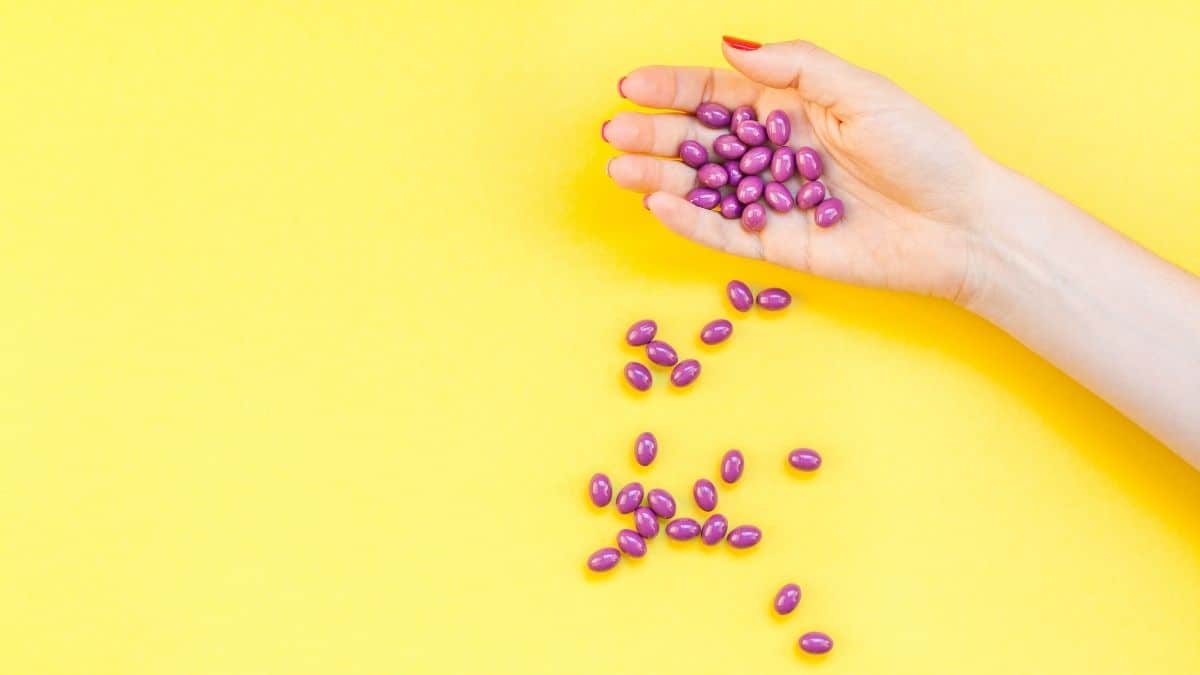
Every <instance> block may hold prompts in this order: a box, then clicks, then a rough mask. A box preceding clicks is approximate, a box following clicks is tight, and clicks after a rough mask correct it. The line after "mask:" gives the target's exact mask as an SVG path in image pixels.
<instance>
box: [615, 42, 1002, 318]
mask: <svg viewBox="0 0 1200 675" xmlns="http://www.w3.org/2000/svg"><path fill="white" fill-rule="evenodd" d="M722 48H723V51H724V55H725V58H726V59H727V60H728V61H729V63H730V64H731V65H733V67H734V68H736V69H737V70H738V71H740V73H735V72H731V71H728V70H715V69H711V68H698V67H666V66H647V67H644V68H639V69H638V70H635V71H633V72H632V73H630V74H629V75H628V76H627V77H626V78H624V79H623V80H622V81H621V83H620V85H619V86H620V91H621V94H622V95H623V96H625V97H627V98H629V99H630V100H632V101H633V102H634V103H638V104H641V105H643V106H647V107H653V108H668V109H673V110H678V111H683V112H685V113H690V112H692V111H694V110H695V109H696V107H697V106H698V105H700V104H701V103H703V102H706V101H715V102H717V103H720V104H722V105H725V106H727V107H728V108H730V109H733V108H735V107H737V106H740V105H750V106H753V107H754V109H755V110H756V112H757V113H758V119H759V120H763V119H764V118H765V117H766V115H767V113H769V112H771V111H772V110H776V109H778V110H783V111H784V112H786V113H787V114H788V116H789V117H790V118H791V121H792V135H791V139H790V141H789V143H788V144H789V145H790V146H792V147H794V148H798V147H801V146H804V145H808V146H811V147H813V148H815V149H816V150H817V151H818V152H819V153H821V157H822V159H823V160H824V164H825V171H824V175H823V176H822V182H824V183H825V184H826V186H827V188H828V189H829V191H830V193H831V194H832V195H833V196H837V197H839V198H840V199H841V200H842V201H843V202H844V203H845V207H846V215H845V218H844V219H843V220H842V222H840V223H838V224H837V225H835V226H834V227H831V228H828V229H825V228H820V227H817V226H816V225H814V224H813V222H812V212H811V211H801V210H793V211H790V212H787V213H783V214H780V213H775V212H771V211H768V217H767V227H766V229H765V230H764V231H762V232H761V233H758V234H752V233H749V232H746V231H744V230H743V229H742V228H741V226H740V224H739V222H738V221H737V220H727V219H725V218H723V217H722V216H721V215H720V214H719V213H717V212H715V211H706V210H703V209H700V208H698V207H695V206H692V205H691V204H690V203H688V202H687V201H685V200H684V199H683V198H682V197H681V196H682V195H684V194H685V193H687V191H688V190H690V189H692V188H693V187H695V186H696V172H695V171H694V170H693V169H691V168H690V167H688V166H687V165H685V164H683V163H681V162H678V161H670V160H666V159H660V158H661V157H668V158H671V157H676V152H677V149H678V147H679V144H680V143H681V142H683V141H684V140H686V139H695V140H698V141H700V142H701V143H703V144H704V145H705V146H706V147H707V146H710V145H711V143H712V141H713V139H714V138H716V137H717V136H718V135H720V134H721V133H726V132H724V131H722V130H715V129H709V128H706V127H704V126H702V125H701V124H700V123H699V122H697V121H696V119H695V117H692V116H690V115H682V114H678V113H670V114H658V115H648V114H643V113H634V112H623V113H619V114H617V115H616V116H615V117H614V118H613V119H612V120H611V121H610V122H609V123H606V125H605V126H604V128H603V130H602V134H603V136H604V138H605V140H607V141H608V142H609V143H611V144H612V145H613V146H614V147H616V148H617V149H618V150H622V151H624V152H627V153H634V154H626V155H621V156H619V157H616V158H614V159H613V160H612V161H611V162H610V163H609V166H608V173H609V175H610V176H612V178H613V179H614V180H615V181H616V182H617V183H618V184H619V185H621V186H622V187H625V188H628V189H631V190H636V191H639V192H645V193H649V194H648V198H647V200H646V206H647V208H649V209H650V210H651V211H653V213H654V215H655V216H656V217H657V218H658V219H659V220H661V221H662V222H663V223H664V224H666V225H667V226H668V227H669V228H671V229H672V230H674V231H676V232H678V233H679V234H682V235H683V236H685V237H688V238H690V239H693V240H695V241H697V242H699V243H701V244H705V245H707V246H711V247H713V248H716V249H719V250H722V251H726V252H729V253H734V254H738V255H743V256H748V257H752V258H760V259H763V260H767V261H770V262H773V263H777V264H779V265H783V266H785V267H790V268H793V269H797V270H801V271H804V272H811V273H813V274H818V275H820V276H823V277H828V278H830V279H836V280H839V281H845V282H849V283H853V284H859V285H865V286H876V287H882V288H890V289H895V290H903V291H914V292H917V293H924V294H928V295H935V296H939V297H943V298H948V299H951V300H955V301H957V302H961V303H967V302H969V300H970V298H971V296H972V294H974V293H975V292H977V290H978V288H977V287H978V285H979V283H980V281H979V279H980V277H981V276H982V275H983V272H982V270H980V269H979V268H980V267H981V266H982V265H981V263H980V262H979V260H980V259H981V258H982V257H983V255H982V250H981V249H982V248H984V247H985V245H986V241H987V239H988V238H987V235H986V233H985V232H984V231H983V224H982V223H981V222H977V220H982V219H977V218H973V216H972V214H973V211H974V210H976V209H977V208H978V199H979V193H980V191H981V190H982V187H981V183H982V182H983V180H984V178H983V175H984V174H985V173H987V171H988V168H989V166H990V165H991V163H990V161H989V160H987V158H986V157H985V156H984V155H983V154H982V153H981V152H980V151H979V150H978V149H976V148H975V146H974V145H973V144H972V143H971V142H970V140H969V139H968V138H967V137H966V136H965V135H964V134H963V133H962V132H961V131H959V130H958V129H957V128H955V127H954V126H953V125H951V124H950V123H949V122H947V121H946V120H945V119H943V118H941V117H940V116H938V115H937V114H936V113H934V112H933V111H932V110H930V109H929V108H928V107H926V106H925V105H923V104H922V103H921V102H919V101H917V100H916V99H915V98H913V97H912V96H910V95H909V94H907V93H906V92H904V91H903V90H902V89H900V88H899V87H897V86H896V85H895V84H893V83H892V82H890V81H888V80H887V79H886V78H884V77H882V76H880V75H877V74H875V73H872V72H869V71H867V70H863V69H861V68H859V67H857V66H854V65H852V64H850V63H847V62H846V61H843V60H841V59H839V58H838V57H836V56H834V55H833V54H830V53H829V52H826V51H824V50H822V49H820V48H819V47H816V46H814V45H812V44H810V43H807V42H801V41H796V42H786V43H779V44H769V45H763V46H761V47H758V46H756V44H755V43H748V44H747V43H745V41H739V40H736V39H732V38H726V40H725V43H724V44H723V45H722ZM797 187H798V184H793V185H792V190H793V192H795V189H796V188H797Z"/></svg>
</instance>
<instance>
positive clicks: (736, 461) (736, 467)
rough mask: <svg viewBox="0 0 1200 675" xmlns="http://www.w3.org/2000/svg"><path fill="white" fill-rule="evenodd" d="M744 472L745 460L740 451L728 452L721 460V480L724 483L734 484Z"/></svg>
mask: <svg viewBox="0 0 1200 675" xmlns="http://www.w3.org/2000/svg"><path fill="white" fill-rule="evenodd" d="M745 470H746V458H745V457H742V451H741V450H730V451H729V452H727V453H725V456H724V457H722V458H721V480H723V481H725V482H726V483H730V484H733V483H736V482H737V480H738V479H739V478H741V477H742V472H743V471H745Z"/></svg>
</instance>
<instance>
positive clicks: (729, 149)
mask: <svg viewBox="0 0 1200 675" xmlns="http://www.w3.org/2000/svg"><path fill="white" fill-rule="evenodd" d="M684 142H685V143H691V142H694V141H684ZM696 145H700V144H699V143H696ZM701 147H703V146H701ZM712 147H713V152H715V153H717V155H719V156H721V157H724V158H725V159H737V158H739V157H741V156H742V155H744V154H746V144H745V143H743V142H741V141H740V140H738V137H737V136H734V135H733V134H721V135H720V136H717V138H716V140H714V141H713V146H712ZM705 159H706V160H707V159H708V153H705ZM703 163H704V162H701V163H700V164H697V165H696V166H697V167H699V166H700V165H701V164H703Z"/></svg>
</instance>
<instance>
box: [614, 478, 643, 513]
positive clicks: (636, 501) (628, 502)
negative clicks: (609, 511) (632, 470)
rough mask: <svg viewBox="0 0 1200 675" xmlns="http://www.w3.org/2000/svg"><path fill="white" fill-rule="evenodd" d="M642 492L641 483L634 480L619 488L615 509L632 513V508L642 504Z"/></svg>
mask: <svg viewBox="0 0 1200 675" xmlns="http://www.w3.org/2000/svg"><path fill="white" fill-rule="evenodd" d="M644 494H645V493H644V492H643V491H642V484H641V483H638V482H636V481H635V482H633V483H630V484H628V485H626V486H625V487H623V488H621V491H620V492H618V493H617V511H619V512H621V513H633V511H634V509H636V508H637V507H639V506H641V505H642V496H643V495H644Z"/></svg>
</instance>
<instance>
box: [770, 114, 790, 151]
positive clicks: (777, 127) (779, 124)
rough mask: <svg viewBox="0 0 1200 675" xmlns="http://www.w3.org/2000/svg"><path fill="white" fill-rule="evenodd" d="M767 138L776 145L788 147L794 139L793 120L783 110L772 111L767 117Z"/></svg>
mask: <svg viewBox="0 0 1200 675" xmlns="http://www.w3.org/2000/svg"><path fill="white" fill-rule="evenodd" d="M766 127H767V138H769V139H771V142H772V143H774V144H775V145H787V142H788V139H789V138H791V137H792V120H791V119H789V118H788V116H787V113H785V112H783V111H782V110H772V111H771V113H770V114H769V115H767V124H766Z"/></svg>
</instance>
